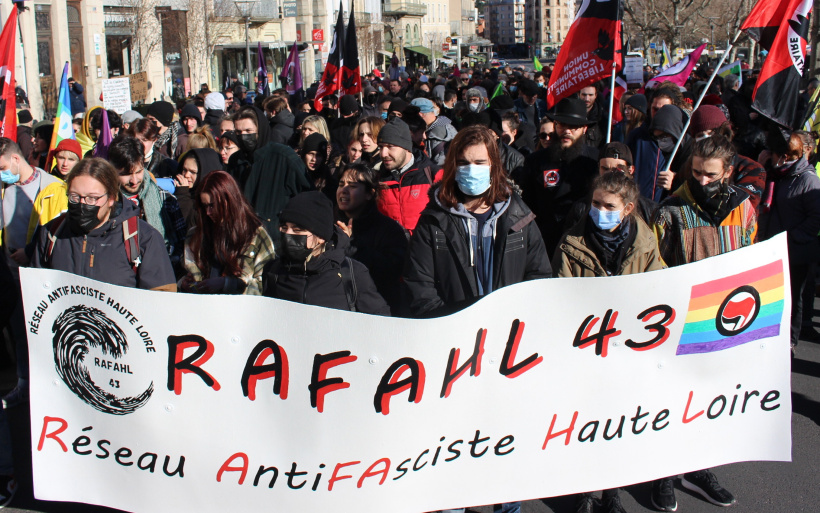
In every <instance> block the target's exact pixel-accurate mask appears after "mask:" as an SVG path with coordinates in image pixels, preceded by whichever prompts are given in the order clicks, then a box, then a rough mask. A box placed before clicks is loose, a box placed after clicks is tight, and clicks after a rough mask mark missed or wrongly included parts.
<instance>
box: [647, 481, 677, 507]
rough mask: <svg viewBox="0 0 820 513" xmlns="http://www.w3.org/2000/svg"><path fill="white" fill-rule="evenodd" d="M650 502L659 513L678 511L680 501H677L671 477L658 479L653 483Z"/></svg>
mask: <svg viewBox="0 0 820 513" xmlns="http://www.w3.org/2000/svg"><path fill="white" fill-rule="evenodd" d="M650 500H651V501H652V507H654V508H655V509H656V510H658V511H675V510H677V509H678V501H677V499H675V483H674V482H673V481H672V478H671V477H665V478H663V479H658V480H657V481H654V482H653V483H652V495H651V496H650Z"/></svg>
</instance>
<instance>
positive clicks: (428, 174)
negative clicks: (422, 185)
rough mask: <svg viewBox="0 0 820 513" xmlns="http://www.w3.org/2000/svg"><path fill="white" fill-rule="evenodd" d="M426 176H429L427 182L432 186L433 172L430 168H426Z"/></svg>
mask: <svg viewBox="0 0 820 513" xmlns="http://www.w3.org/2000/svg"><path fill="white" fill-rule="evenodd" d="M424 174H425V175H426V176H427V181H428V182H430V184H431V185H432V183H433V171H432V170H431V169H430V166H424Z"/></svg>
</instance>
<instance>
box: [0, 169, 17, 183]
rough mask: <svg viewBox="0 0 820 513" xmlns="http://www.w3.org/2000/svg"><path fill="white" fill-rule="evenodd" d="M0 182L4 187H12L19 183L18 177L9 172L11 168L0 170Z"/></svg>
mask: <svg viewBox="0 0 820 513" xmlns="http://www.w3.org/2000/svg"><path fill="white" fill-rule="evenodd" d="M0 181H2V182H3V183H4V184H6V185H13V184H16V183H17V182H19V181H20V175H19V174H17V175H15V174H14V173H12V172H11V168H8V169H0Z"/></svg>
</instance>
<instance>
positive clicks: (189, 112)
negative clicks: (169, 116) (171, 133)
mask: <svg viewBox="0 0 820 513" xmlns="http://www.w3.org/2000/svg"><path fill="white" fill-rule="evenodd" d="M184 118H194V119H195V120H196V122H197V123H198V124H202V114H201V113H200V112H199V109H198V108H196V105H194V104H193V103H186V104H185V106H184V107H182V111H181V112H180V113H179V119H180V121H181V120H182V119H184ZM157 119H159V118H157ZM159 121H160V123H162V124H163V125H165V122H164V121H162V120H161V119H160V120H159ZM165 126H168V125H165Z"/></svg>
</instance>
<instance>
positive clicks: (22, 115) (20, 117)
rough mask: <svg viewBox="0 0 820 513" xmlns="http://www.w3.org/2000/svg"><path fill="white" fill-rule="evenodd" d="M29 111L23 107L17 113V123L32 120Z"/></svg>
mask: <svg viewBox="0 0 820 513" xmlns="http://www.w3.org/2000/svg"><path fill="white" fill-rule="evenodd" d="M32 119H33V118H32V117H31V112H30V111H29V110H28V109H23V110H21V111H20V112H18V113H17V122H18V123H29V122H31V121H32Z"/></svg>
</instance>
